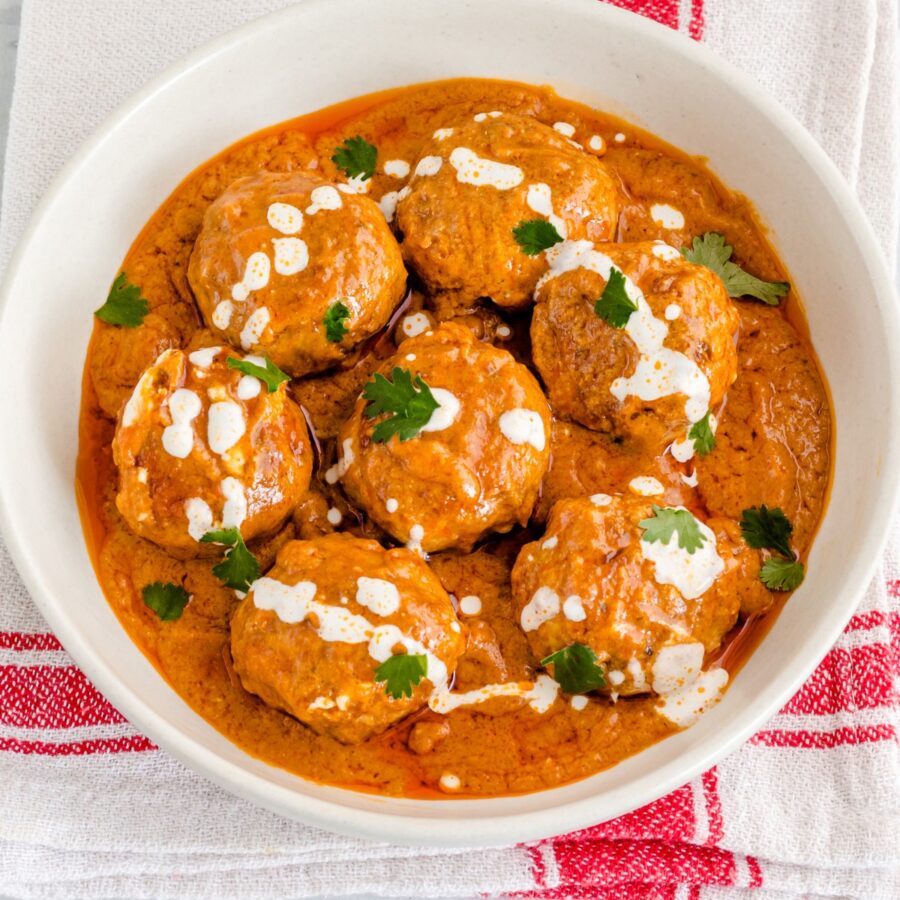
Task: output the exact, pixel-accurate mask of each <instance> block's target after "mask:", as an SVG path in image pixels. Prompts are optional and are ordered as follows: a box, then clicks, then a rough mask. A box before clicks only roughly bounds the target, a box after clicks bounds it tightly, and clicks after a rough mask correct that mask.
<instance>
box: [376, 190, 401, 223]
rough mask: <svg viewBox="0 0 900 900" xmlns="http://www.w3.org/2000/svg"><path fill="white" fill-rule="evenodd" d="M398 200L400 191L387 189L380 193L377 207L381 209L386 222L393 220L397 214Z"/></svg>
mask: <svg viewBox="0 0 900 900" xmlns="http://www.w3.org/2000/svg"><path fill="white" fill-rule="evenodd" d="M399 201H400V191H388V192H387V193H386V194H382V195H381V198H380V199H379V201H378V207H379V209H380V210H381V214H382V215H383V216H384V217H385V219H387V221H388V222H393V221H394V216H395V215H396V214H397V203H398V202H399Z"/></svg>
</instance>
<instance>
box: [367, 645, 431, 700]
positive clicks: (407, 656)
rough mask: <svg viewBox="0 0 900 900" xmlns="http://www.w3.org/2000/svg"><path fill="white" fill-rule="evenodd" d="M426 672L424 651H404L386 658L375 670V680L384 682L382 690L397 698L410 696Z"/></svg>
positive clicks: (426, 660) (426, 662)
mask: <svg viewBox="0 0 900 900" xmlns="http://www.w3.org/2000/svg"><path fill="white" fill-rule="evenodd" d="M427 674H428V657H427V656H426V655H425V654H424V653H404V654H398V655H396V656H392V657H390V658H389V659H386V660H385V661H384V662H383V663H382V664H381V665H380V666H379V667H378V668H377V669H376V670H375V680H376V681H383V682H384V692H385V693H386V694H387V695H388V696H390V697H393V698H394V700H399V699H400V698H401V697H412V693H413V688H414V687H415V686H416V685H417V684H418V683H419V682H420V681H421V680H422V679H423V678H424V677H425V676H426V675H427Z"/></svg>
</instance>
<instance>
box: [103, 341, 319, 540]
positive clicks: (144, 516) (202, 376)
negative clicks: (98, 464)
mask: <svg viewBox="0 0 900 900" xmlns="http://www.w3.org/2000/svg"><path fill="white" fill-rule="evenodd" d="M229 356H231V357H234V358H236V359H241V358H242V357H241V356H240V355H239V354H236V353H234V352H232V351H229V350H226V349H225V348H222V347H204V348H201V349H197V350H194V351H193V352H191V353H188V352H185V351H181V350H166V351H165V352H164V353H163V354H162V355H161V356H160V357H159V359H157V360H156V362H155V363H153V365H152V366H150V368H148V369H147V370H146V371H145V372H144V373H143V375H141V377H140V379H139V381H138V383H137V386H136V387H135V389H134V392H133V393H132V395H131V398H130V399H129V400H128V402H127V403H126V404H125V405H124V406H123V408H122V411H121V413H120V415H119V420H118V425H117V428H116V434H115V438H114V440H113V458H114V460H115V462H116V465H117V466H118V469H119V493H118V495H117V497H116V506H117V507H118V509H119V512H120V513H121V514H122V516H123V517H124V519H125V521H126V522H127V523H128V526H129V527H130V528H131V530H132V531H134V532H135V534H137V535H139V536H141V537H144V538H147V539H148V540H151V541H153V542H154V543H156V544H159V546H160V547H163V548H164V549H166V550H168V551H169V552H170V553H172V554H173V555H176V556H179V557H182V558H187V557H192V556H198V555H212V554H214V553H216V552H218V551H217V550H216V548H215V547H214V546H213V545H208V544H201V543H199V541H200V538H201V537H203V535H204V534H205V533H206V532H208V531H211V530H213V529H217V528H239V529H240V531H241V534H242V536H243V538H244V540H251V539H253V538H254V537H257V536H259V535H262V534H267V533H269V532H272V531H274V530H275V529H277V528H278V527H279V526H280V525H281V524H282V522H284V520H285V519H286V518H287V517H288V516H289V515H290V514H291V512H292V511H293V509H294V507H295V506H296V505H297V504H298V503H299V502H300V500H301V499H302V497H303V495H304V493H305V492H306V489H307V487H308V485H309V478H310V472H311V469H312V450H311V448H310V445H309V437H308V434H307V429H306V422H305V420H304V418H303V414H302V413H301V411H300V409H299V408H298V407H297V406H296V404H294V403H293V401H291V400H290V399H288V396H287V394H286V392H285V387H284V384H281V385H280V386H279V387H278V389H277V390H275V391H273V392H269V391H267V390H266V387H265V386H264V385H263V383H262V382H261V381H260V380H259V379H257V378H254V377H252V376H250V375H242V374H241V372H239V371H236V370H234V369H231V368H229V367H228V365H227V362H226V360H227V359H228V357H229ZM251 359H253V361H254V362H256V363H257V364H259V363H261V362H262V360H261V359H259V358H251ZM220 550H221V548H219V551H220Z"/></svg>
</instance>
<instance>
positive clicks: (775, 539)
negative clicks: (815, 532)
mask: <svg viewBox="0 0 900 900" xmlns="http://www.w3.org/2000/svg"><path fill="white" fill-rule="evenodd" d="M793 530H794V526H793V525H791V523H790V520H789V519H788V517H787V516H786V515H785V514H784V513H783V512H782V511H781V510H780V509H778V508H777V507H776V508H775V509H769V508H768V507H767V506H765V505H763V506H759V507H756V506H753V507H751V508H750V509H745V510H744V511H743V512H742V513H741V534H742V535H743V536H744V540H745V541H746V542H747V544H748V545H749V546H750V547H753V548H754V549H755V550H776V551H778V553H780V554H781V555H782V556H789V557H793V555H794V553H793V551H792V550H791V544H790V539H791V533H792V532H793Z"/></svg>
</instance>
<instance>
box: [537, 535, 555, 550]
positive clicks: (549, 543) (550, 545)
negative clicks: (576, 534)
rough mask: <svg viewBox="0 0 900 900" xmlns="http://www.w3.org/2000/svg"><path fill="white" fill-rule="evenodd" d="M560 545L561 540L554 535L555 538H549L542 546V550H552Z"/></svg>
mask: <svg viewBox="0 0 900 900" xmlns="http://www.w3.org/2000/svg"><path fill="white" fill-rule="evenodd" d="M558 543H559V538H558V537H557V536H556V535H555V534H554V535H553V537H548V538H547V540H546V541H544V543H543V544H541V550H552V549H553V548H554V547H555V546H556V545H557V544H558Z"/></svg>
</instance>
